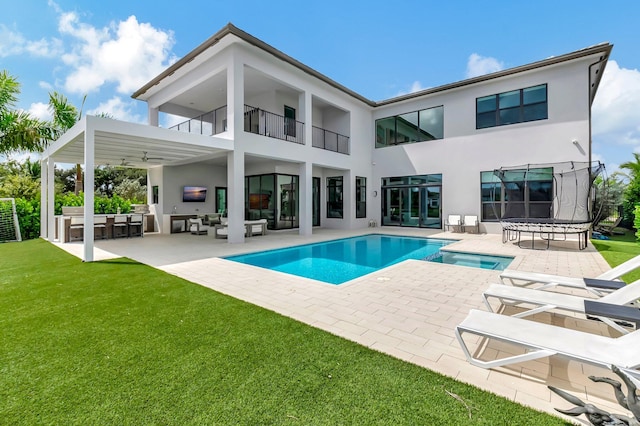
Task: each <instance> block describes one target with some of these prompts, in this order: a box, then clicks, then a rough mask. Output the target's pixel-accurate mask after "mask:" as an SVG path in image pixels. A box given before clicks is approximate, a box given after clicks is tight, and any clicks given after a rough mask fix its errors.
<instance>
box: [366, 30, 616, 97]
mask: <svg viewBox="0 0 640 426" xmlns="http://www.w3.org/2000/svg"><path fill="white" fill-rule="evenodd" d="M611 49H613V45H612V44H611V43H609V42H604V43H600V44H596V45H594V46H589V47H586V48H584V49H580V50H576V51H573V52H570V53H566V54H564V55H560V56H552V57H550V58H547V59H542V60H540V61H536V62H532V63H529V64H526V65H520V66H517V67H514V68H508V69H506V70H502V71H496V72H493V73H491V74H484V75H480V76H477V77H472V78H468V79H466V80H461V81H457V82H455V83H449V84H445V85H443V86H437V87H432V88H430V89H425V90H420V91H419V92H413V93H409V94H406V95H401V96H396V97H394V98H390V99H386V100H384V101H379V102H376V104H375V106H383V105H389V104H392V103H396V102H402V101H406V100H409V99H413V98H417V97H419V96H424V95H430V94H433V93H438V92H443V91H446V90H451V89H456V88H459V87H464V86H469V85H471V84H476V83H482V82H484V81H489V80H493V79H496V78H501V77H506V76H509V75H512V74H518V73H521V72H525V71H530V70H534V69H537V68H542V67H546V66H549V65H555V64H559V63H561V62H566V61H571V60H573V59H579V58H582V57H585V56H589V55H593V54H596V53H600V52H601V53H603V56H602V58H600V60H599V61H598V62H602V61H605V62H606V61H607V60H608V59H609V55H610V53H611Z"/></svg>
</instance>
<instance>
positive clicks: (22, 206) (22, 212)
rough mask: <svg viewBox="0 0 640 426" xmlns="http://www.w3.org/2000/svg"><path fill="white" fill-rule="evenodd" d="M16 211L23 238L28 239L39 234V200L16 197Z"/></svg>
mask: <svg viewBox="0 0 640 426" xmlns="http://www.w3.org/2000/svg"><path fill="white" fill-rule="evenodd" d="M15 200H16V213H17V214H18V223H19V224H20V234H21V235H22V239H23V240H30V239H33V238H38V237H39V236H40V200H39V199H37V198H36V199H32V200H27V199H25V198H16V199H15Z"/></svg>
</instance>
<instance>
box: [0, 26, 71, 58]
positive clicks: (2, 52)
mask: <svg viewBox="0 0 640 426" xmlns="http://www.w3.org/2000/svg"><path fill="white" fill-rule="evenodd" d="M25 53H26V54H29V55H31V56H36V57H44V58H54V57H57V56H59V55H60V54H61V53H62V41H61V40H59V39H57V38H52V39H50V40H47V39H44V38H43V39H40V40H36V41H30V40H27V39H26V38H25V37H24V36H23V35H22V34H21V33H20V32H18V31H14V30H11V29H10V28H8V27H7V26H6V25H3V24H0V58H6V57H7V56H14V55H22V54H25Z"/></svg>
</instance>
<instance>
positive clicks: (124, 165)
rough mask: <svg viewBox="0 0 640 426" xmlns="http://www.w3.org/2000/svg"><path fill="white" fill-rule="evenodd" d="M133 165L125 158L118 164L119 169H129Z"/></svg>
mask: <svg viewBox="0 0 640 426" xmlns="http://www.w3.org/2000/svg"><path fill="white" fill-rule="evenodd" d="M130 164H131V163H130V162H128V161H127V160H125V159H124V158H123V159H122V161H121V162H120V164H118V166H119V167H127V166H128V165H130Z"/></svg>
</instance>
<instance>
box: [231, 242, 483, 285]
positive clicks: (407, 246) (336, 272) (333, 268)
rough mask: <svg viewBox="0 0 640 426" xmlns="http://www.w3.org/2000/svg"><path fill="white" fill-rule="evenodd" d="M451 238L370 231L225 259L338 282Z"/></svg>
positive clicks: (426, 254) (432, 252) (420, 254)
mask: <svg viewBox="0 0 640 426" xmlns="http://www.w3.org/2000/svg"><path fill="white" fill-rule="evenodd" d="M453 242H455V241H451V240H438V239H434V238H413V237H396V236H389V235H381V234H371V235H364V236H361V237H354V238H344V239H340V240H333V241H327V242H324V243H316V244H307V245H303V246H296V247H290V248H285V249H279V250H269V251H263V252H259V253H251V254H244V255H239V256H230V257H227V258H226V259H227V260H232V261H235V262H240V263H245V264H249V265H253V266H259V267H261V268H266V269H271V270H274V271H280V272H285V273H288V274H293V275H297V276H301V277H306V278H311V279H314V280H318V281H324V282H326V283H330V284H342V283H344V282H347V281H350V280H353V279H355V278H358V277H361V276H363V275H366V274H370V273H372V272H375V271H377V270H380V269H382V268H386V267H388V266H391V265H393V264H396V263H399V262H402V261H403V260H407V259H416V260H421V259H425V258H431V257H438V256H437V255H438V253H440V248H441V247H444V246H446V245H447V244H451V243H453ZM436 261H437V260H436ZM445 263H449V262H446V261H445ZM486 265H488V264H485V266H486ZM479 267H484V266H479ZM491 269H493V268H491Z"/></svg>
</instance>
